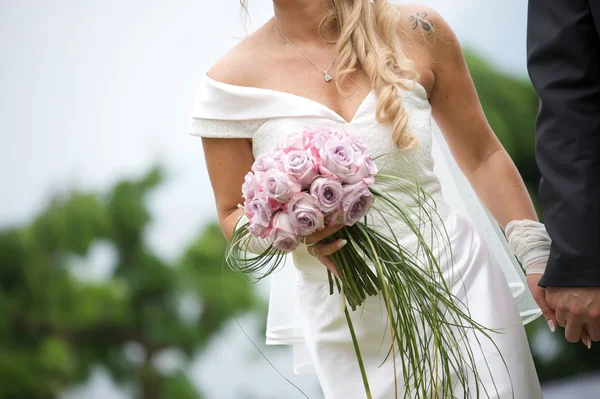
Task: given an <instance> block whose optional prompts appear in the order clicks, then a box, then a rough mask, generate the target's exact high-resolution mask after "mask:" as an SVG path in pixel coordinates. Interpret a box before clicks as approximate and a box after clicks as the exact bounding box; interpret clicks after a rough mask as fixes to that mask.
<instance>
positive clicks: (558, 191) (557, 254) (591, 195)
mask: <svg viewBox="0 0 600 399" xmlns="http://www.w3.org/2000/svg"><path fill="white" fill-rule="evenodd" d="M527 47H528V67H529V75H530V77H531V80H532V82H533V85H534V86H535V89H536V91H537V93H538V95H539V98H540V109H539V115H538V120H537V134H536V137H537V139H536V155H537V162H538V166H539V169H540V172H541V174H542V181H541V183H540V200H541V203H542V206H543V213H544V222H545V225H546V228H547V230H548V233H549V235H550V237H551V238H552V249H551V253H550V260H549V261H548V266H547V268H546V272H545V274H544V276H543V278H542V279H541V280H540V285H541V286H544V287H546V300H547V302H548V305H549V306H550V308H552V309H553V310H554V312H555V315H556V321H557V322H558V324H559V325H560V326H562V327H565V337H566V338H567V340H568V341H570V342H577V341H579V339H580V338H581V337H582V334H585V333H586V330H587V334H589V336H590V338H591V340H592V341H599V340H600V0H529V22H528V38H527ZM542 305H543V304H542ZM542 307H543V306H542ZM546 316H548V315H546ZM584 342H585V341H584Z"/></svg>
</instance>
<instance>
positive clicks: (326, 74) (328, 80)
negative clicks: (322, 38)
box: [277, 28, 335, 82]
mask: <svg viewBox="0 0 600 399" xmlns="http://www.w3.org/2000/svg"><path fill="white" fill-rule="evenodd" d="M277 29H279V33H280V34H281V36H283V38H284V39H285V40H287V41H288V42H289V43H290V44H291V45H292V47H294V48H295V49H296V50H297V51H298V52H299V53H300V54H302V55H303V56H304V58H306V59H307V60H309V61H310V63H311V64H313V65H314V66H316V67H317V68H319V70H321V72H323V73H324V74H325V81H326V82H331V79H333V78H332V77H331V75H330V74H329V69H331V66H332V65H333V61H335V56H334V57H333V58H332V59H331V63H330V64H329V66H328V67H327V69H323V68H321V67H320V66H318V65H317V64H316V63H315V62H314V61H313V60H312V59H311V58H310V57H309V56H308V55H306V54H304V52H303V51H302V50H300V49H299V48H298V47H296V45H295V44H294V42H292V41H291V40H290V39H288V38H287V36H286V35H284V34H283V32H282V31H281V28H277Z"/></svg>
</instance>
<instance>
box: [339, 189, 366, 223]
mask: <svg viewBox="0 0 600 399" xmlns="http://www.w3.org/2000/svg"><path fill="white" fill-rule="evenodd" d="M373 200H374V197H373V194H371V192H370V191H369V187H368V186H367V185H366V184H365V183H356V184H351V185H348V186H345V187H344V198H343V200H342V206H343V209H344V224H345V225H346V226H353V225H354V224H355V223H356V222H357V221H358V220H360V218H362V217H363V216H365V215H366V214H367V212H368V211H369V208H371V205H372V204H373Z"/></svg>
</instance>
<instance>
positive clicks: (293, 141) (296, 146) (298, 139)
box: [279, 133, 304, 153]
mask: <svg viewBox="0 0 600 399" xmlns="http://www.w3.org/2000/svg"><path fill="white" fill-rule="evenodd" d="M302 141H303V140H302V134H301V133H292V134H290V135H288V136H287V137H286V139H285V141H284V142H283V143H282V144H280V146H279V149H280V150H281V151H283V152H284V153H287V152H289V151H291V150H303V149H304V144H303V143H302Z"/></svg>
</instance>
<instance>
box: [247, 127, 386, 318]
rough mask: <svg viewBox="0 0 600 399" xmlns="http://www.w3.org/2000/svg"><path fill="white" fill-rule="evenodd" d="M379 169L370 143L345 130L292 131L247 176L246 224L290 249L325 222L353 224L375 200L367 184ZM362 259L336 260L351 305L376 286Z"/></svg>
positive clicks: (324, 224) (255, 233)
mask: <svg viewBox="0 0 600 399" xmlns="http://www.w3.org/2000/svg"><path fill="white" fill-rule="evenodd" d="M376 174H377V166H375V163H374V162H373V160H372V159H371V155H370V154H369V153H368V152H367V150H366V147H365V146H364V145H363V144H362V142H361V141H360V140H358V139H356V138H353V137H351V136H350V135H349V134H347V133H346V132H344V131H333V130H329V129H327V128H320V129H316V130H312V129H307V130H305V131H303V132H302V133H297V134H292V135H290V136H289V137H288V138H287V140H286V141H285V142H284V143H283V144H281V145H280V146H279V148H276V149H274V150H272V151H270V152H268V153H265V154H262V155H260V156H259V157H258V158H257V159H256V161H255V162H254V165H253V166H252V170H251V171H250V172H248V174H247V175H246V177H245V182H244V185H243V186H242V193H243V196H244V199H245V202H244V212H245V214H246V215H247V216H248V218H249V220H250V224H249V226H248V230H249V231H250V232H251V233H252V234H253V235H254V236H256V237H261V238H270V239H271V241H272V243H273V247H274V248H276V249H278V250H280V251H284V252H290V251H293V250H295V249H296V247H298V245H299V244H300V243H301V242H302V239H303V237H306V236H308V235H310V234H312V233H314V232H316V231H318V230H320V229H323V228H324V227H325V226H326V225H333V224H336V223H337V224H344V225H345V226H346V227H351V226H354V225H355V224H356V222H357V221H359V220H360V219H361V218H362V217H363V216H365V215H366V213H367V212H368V211H369V209H370V207H371V205H372V204H373V200H374V196H373V194H372V193H371V191H369V188H370V187H371V186H372V185H373V184H374V183H375V175H376ZM338 236H339V237H343V236H344V233H343V232H342V233H340V234H338ZM334 237H335V236H334ZM334 237H332V238H331V239H333V238H334ZM350 252H355V251H352V250H351V249H350ZM351 255H356V254H355V253H352V254H351ZM336 257H338V258H339V256H335V255H334V258H336ZM352 258H356V256H352ZM359 263H360V264H361V266H362V267H360V268H357V267H345V266H347V265H346V264H345V263H344V262H339V261H338V262H336V266H337V267H338V270H339V273H340V277H341V278H342V281H343V282H348V281H349V280H351V281H352V282H353V284H343V285H347V286H348V288H347V289H346V291H345V294H346V297H347V299H348V302H349V304H350V306H351V307H352V308H353V309H355V308H356V306H358V305H360V304H361V303H362V301H363V300H364V298H365V294H371V295H373V294H375V293H376V292H377V291H376V289H375V288H376V287H377V277H376V275H375V274H374V273H373V272H372V271H371V270H370V269H369V270H368V271H367V270H366V269H365V267H366V263H365V262H364V260H362V261H359ZM367 269H368V268H367ZM361 271H364V272H365V274H364V275H362V274H361V273H360V272H361ZM369 272H370V273H369ZM330 277H331V276H330ZM344 280H346V281H344ZM355 286H358V287H364V288H365V289H364V290H359V289H358V288H357V287H355Z"/></svg>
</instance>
